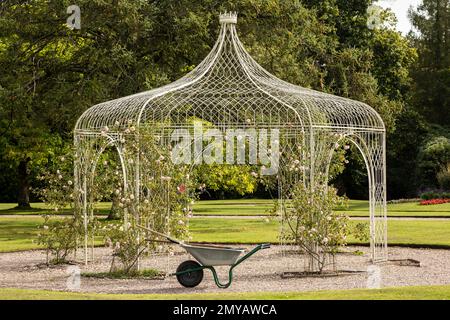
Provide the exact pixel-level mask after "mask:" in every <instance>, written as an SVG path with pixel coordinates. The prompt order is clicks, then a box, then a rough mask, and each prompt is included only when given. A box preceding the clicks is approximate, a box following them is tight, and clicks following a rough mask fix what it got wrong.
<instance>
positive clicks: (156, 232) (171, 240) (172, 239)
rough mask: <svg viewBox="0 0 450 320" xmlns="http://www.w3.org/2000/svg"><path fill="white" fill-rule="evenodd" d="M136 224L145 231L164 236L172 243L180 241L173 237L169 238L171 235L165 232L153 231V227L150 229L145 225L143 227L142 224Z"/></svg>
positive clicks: (179, 242)
mask: <svg viewBox="0 0 450 320" xmlns="http://www.w3.org/2000/svg"><path fill="white" fill-rule="evenodd" d="M137 226H138V227H139V228H141V229H144V230H147V231H149V232H151V233H154V234H156V235H158V236H161V237H164V238H166V239H167V240H169V241H170V242H172V243H176V244H181V241H179V240H177V239H174V238H171V237H169V236H168V235H166V234H163V233H160V232H158V231H155V230H153V229H150V228H147V227H144V226H141V225H137Z"/></svg>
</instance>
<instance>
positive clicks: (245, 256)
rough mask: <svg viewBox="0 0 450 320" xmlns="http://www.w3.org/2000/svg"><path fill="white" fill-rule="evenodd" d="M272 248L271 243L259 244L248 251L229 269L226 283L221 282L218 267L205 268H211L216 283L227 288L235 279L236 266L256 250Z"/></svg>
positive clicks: (209, 267)
mask: <svg viewBox="0 0 450 320" xmlns="http://www.w3.org/2000/svg"><path fill="white" fill-rule="evenodd" d="M268 248H270V244H266V243H265V244H260V245H257V246H256V247H255V248H254V249H253V250H251V251H250V252H249V253H247V254H246V255H244V256H243V257H242V258H240V259H239V260H238V261H236V263H235V264H233V265H232V266H231V267H230V270H229V271H228V282H227V283H226V284H222V283H220V280H219V277H218V276H217V272H216V269H214V267H212V266H205V268H207V269H209V270H211V272H212V274H213V277H214V282H215V283H216V285H217V286H218V287H219V288H221V289H226V288H228V287H229V286H230V285H231V282H232V281H233V269H234V268H235V267H237V266H238V265H239V264H240V263H241V262H242V261H244V260H246V259H247V258H249V257H250V256H252V255H253V254H255V253H256V252H258V251H259V250H261V249H268Z"/></svg>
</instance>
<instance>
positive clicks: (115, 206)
mask: <svg viewBox="0 0 450 320" xmlns="http://www.w3.org/2000/svg"><path fill="white" fill-rule="evenodd" d="M119 202H120V199H119V195H117V194H116V193H113V195H112V204H111V210H110V211H109V214H108V218H107V219H108V220H117V219H120V207H119Z"/></svg>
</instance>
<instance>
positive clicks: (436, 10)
mask: <svg viewBox="0 0 450 320" xmlns="http://www.w3.org/2000/svg"><path fill="white" fill-rule="evenodd" d="M409 17H410V20H411V22H412V24H413V26H414V27H415V28H416V29H417V32H416V33H411V34H410V35H409V36H410V38H411V39H412V41H413V43H414V45H415V47H416V48H417V51H418V53H419V61H418V64H417V65H415V66H414V68H413V69H412V74H413V78H414V88H413V92H414V95H413V104H414V106H415V108H416V109H417V110H418V111H419V112H420V113H421V114H422V115H423V116H425V117H426V119H428V121H430V122H432V123H437V124H441V125H444V126H448V124H449V123H450V112H449V111H450V102H449V101H450V98H449V97H450V56H449V52H450V26H449V24H450V1H449V0H423V3H422V4H421V5H419V6H418V7H417V9H416V10H412V9H410V11H409Z"/></svg>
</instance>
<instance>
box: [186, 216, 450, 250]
mask: <svg viewBox="0 0 450 320" xmlns="http://www.w3.org/2000/svg"><path fill="white" fill-rule="evenodd" d="M279 228H280V226H279V224H278V222H277V221H269V222H265V221H264V220H263V219H253V220H250V219H221V218H216V219H214V218H198V219H194V220H191V222H190V230H191V232H192V234H193V241H200V242H203V241H204V242H220V243H259V242H271V243H276V242H277V236H278V232H279ZM349 241H350V243H356V242H355V240H354V239H349ZM388 244H389V245H396V244H399V245H429V246H432V245H436V246H449V247H450V221H423V220H416V221H399V220H395V221H389V222H388Z"/></svg>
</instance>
